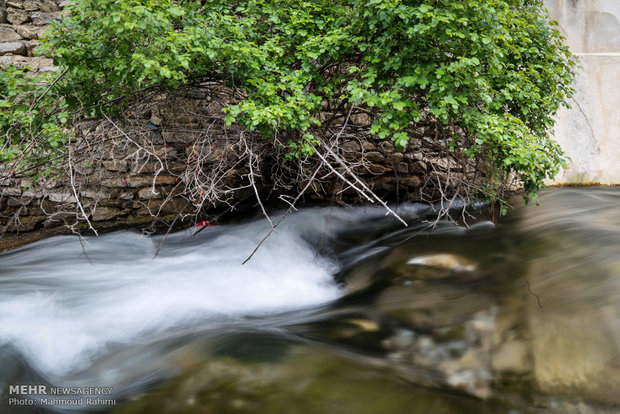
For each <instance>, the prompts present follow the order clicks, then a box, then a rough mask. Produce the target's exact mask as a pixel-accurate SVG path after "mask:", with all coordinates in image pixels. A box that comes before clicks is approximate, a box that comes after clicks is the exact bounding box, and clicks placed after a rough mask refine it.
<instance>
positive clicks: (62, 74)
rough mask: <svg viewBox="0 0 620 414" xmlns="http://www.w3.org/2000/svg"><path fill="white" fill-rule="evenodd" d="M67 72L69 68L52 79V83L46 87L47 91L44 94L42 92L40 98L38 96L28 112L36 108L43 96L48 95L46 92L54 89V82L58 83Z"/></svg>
mask: <svg viewBox="0 0 620 414" xmlns="http://www.w3.org/2000/svg"><path fill="white" fill-rule="evenodd" d="M68 70H69V68H66V69H65V70H64V71H63V72H62V73H61V74H60V75H58V76H57V77H56V79H54V81H53V82H52V83H50V85H49V86H48V87H47V89H46V90H45V92H43V94H42V95H41V96H39V97H38V98H37V99H36V100H35V101H34V102H33V103H32V105H30V110H31V111H32V110H33V109H34V107H35V106H37V105H38V104H39V102H41V99H43V98H44V97H45V95H47V94H48V92H49V91H50V90H51V89H52V88H53V87H54V85H56V82H58V81H59V80H60V79H61V78H62V77H63V76H65V73H67V71H68Z"/></svg>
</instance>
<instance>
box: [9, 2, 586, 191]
mask: <svg viewBox="0 0 620 414" xmlns="http://www.w3.org/2000/svg"><path fill="white" fill-rule="evenodd" d="M69 8H70V13H69V15H68V16H67V17H66V18H65V19H64V20H63V21H62V22H60V23H56V24H55V26H54V27H53V30H51V31H50V32H49V34H48V36H47V38H46V39H45V41H44V49H43V52H45V53H47V54H50V55H54V58H55V62H56V64H58V65H59V66H61V67H63V68H66V69H67V73H66V76H65V77H64V79H63V80H62V82H58V84H57V85H56V86H55V88H54V93H56V94H58V96H62V97H63V98H64V100H65V102H67V104H68V105H70V106H71V107H72V108H75V109H80V108H88V107H92V106H93V105H97V104H100V103H101V102H105V101H109V100H113V99H117V98H119V97H123V96H129V95H131V94H132V93H134V92H135V91H136V90H140V89H142V88H148V87H153V86H158V87H165V88H176V87H178V86H180V85H183V84H191V83H194V82H200V81H203V80H205V79H211V80H212V79H215V80H218V81H221V82H225V83H226V84H227V85H229V86H231V87H233V88H235V89H236V90H237V94H238V96H239V100H238V101H237V102H236V103H235V104H234V105H231V106H230V107H228V108H226V109H225V111H226V114H227V118H226V119H227V122H228V123H239V124H241V125H243V126H245V127H246V128H248V129H250V130H259V131H261V132H262V133H263V134H264V135H265V136H269V135H270V134H272V133H274V132H276V131H297V135H296V136H298V137H300V138H299V139H298V140H297V141H291V142H290V143H289V145H290V146H291V149H292V150H293V151H292V152H291V153H292V154H298V153H299V152H300V151H299V150H300V149H301V153H303V154H311V153H312V151H313V148H314V146H315V145H316V143H317V141H316V139H315V137H314V135H313V134H315V133H316V131H319V130H320V126H321V125H323V126H325V120H324V119H323V118H321V117H320V116H319V112H321V111H323V112H325V110H326V108H327V110H328V111H331V112H332V113H333V115H334V117H345V116H346V114H347V112H348V111H349V110H350V108H351V106H352V105H354V106H356V107H364V108H369V110H371V111H372V112H373V113H374V114H375V121H374V123H373V125H372V128H371V131H370V132H371V133H373V134H376V135H377V136H379V137H381V138H389V139H391V140H393V141H394V142H395V144H396V146H397V148H399V149H403V148H404V147H405V146H406V145H407V143H408V142H409V139H410V134H409V130H410V128H411V126H412V125H413V124H415V123H416V122H419V121H420V120H421V119H426V120H429V119H430V120H432V122H435V123H436V124H437V125H441V126H442V127H445V128H446V129H447V130H449V131H451V133H452V135H453V136H452V144H451V145H452V147H453V148H454V151H462V152H463V153H464V154H466V155H467V156H469V157H472V158H477V159H479V160H481V161H482V163H483V164H484V165H486V166H487V170H488V173H489V174H490V177H489V180H488V183H489V187H490V188H489V189H488V191H489V192H490V193H491V194H492V195H493V191H494V188H495V187H496V186H497V185H500V186H501V184H502V183H501V181H500V182H499V183H498V184H496V183H497V180H500V179H501V177H505V176H506V175H507V174H516V175H517V176H518V178H519V179H520V180H521V182H522V183H523V186H524V188H525V190H526V193H527V194H534V193H535V191H536V190H537V189H539V188H541V187H543V185H544V184H543V180H544V179H545V178H546V177H551V176H552V175H554V174H555V173H556V172H557V170H558V168H559V166H560V165H561V164H562V163H563V162H564V159H563V155H562V151H561V149H560V148H559V146H558V145H557V144H556V143H555V142H553V141H551V140H550V139H549V138H548V133H549V131H550V128H551V127H552V126H553V123H554V121H553V116H554V114H555V113H556V111H557V110H558V108H559V107H560V106H561V105H562V104H564V103H565V102H566V100H567V99H568V98H569V97H570V96H571V94H572V92H573V90H572V89H571V86H570V85H571V82H572V80H573V77H574V65H575V64H574V61H573V59H572V57H571V54H570V52H569V51H568V49H567V48H566V47H564V46H562V44H561V40H562V38H561V36H560V34H559V32H558V31H557V30H555V29H554V28H553V27H552V26H550V25H548V24H547V22H546V21H545V10H544V8H543V6H542V0H346V1H338V2H334V1H329V0H303V1H302V0H298V1H291V0H250V1H235V0H232V1H222V0H203V1H190V0H178V1H174V0H146V1H145V0H123V1H119V0H80V1H76V2H75V3H74V4H73V5H72V6H70V7H69ZM5 83H6V82H5ZM5 94H6V93H5ZM3 102H5V101H3ZM3 108H6V104H5V106H4V107H3ZM15 115H17V113H15ZM7 119H8V118H7ZM56 120H57V119H56ZM49 121H50V122H52V123H53V122H55V120H54V119H52V118H50V119H49ZM322 121H323V122H322ZM4 122H5V123H4V124H2V128H3V130H6V128H7V126H6V125H7V124H6V122H7V121H4ZM41 125H43V124H41ZM49 142H50V145H51V143H52V142H54V141H49ZM5 153H6V151H5ZM5 156H6V155H5Z"/></svg>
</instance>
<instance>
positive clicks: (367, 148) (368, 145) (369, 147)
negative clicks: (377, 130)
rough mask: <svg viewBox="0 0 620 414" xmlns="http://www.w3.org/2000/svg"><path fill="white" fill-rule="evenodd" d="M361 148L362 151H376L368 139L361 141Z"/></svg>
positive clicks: (375, 147)
mask: <svg viewBox="0 0 620 414" xmlns="http://www.w3.org/2000/svg"><path fill="white" fill-rule="evenodd" d="M362 149H363V150H364V151H376V150H377V146H376V145H375V144H374V143H372V142H370V141H362Z"/></svg>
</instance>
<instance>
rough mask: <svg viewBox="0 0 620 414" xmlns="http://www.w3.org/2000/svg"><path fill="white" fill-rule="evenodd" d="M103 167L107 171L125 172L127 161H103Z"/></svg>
mask: <svg viewBox="0 0 620 414" xmlns="http://www.w3.org/2000/svg"><path fill="white" fill-rule="evenodd" d="M103 168H105V169H106V170H108V171H117V172H126V171H127V161H121V160H111V161H104V162H103Z"/></svg>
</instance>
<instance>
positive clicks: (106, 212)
mask: <svg viewBox="0 0 620 414" xmlns="http://www.w3.org/2000/svg"><path fill="white" fill-rule="evenodd" d="M121 213H122V211H121V210H119V209H118V208H114V207H97V208H96V209H95V210H94V211H93V213H92V219H93V221H107V220H113V219H115V218H116V217H118V216H120V215H121Z"/></svg>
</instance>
